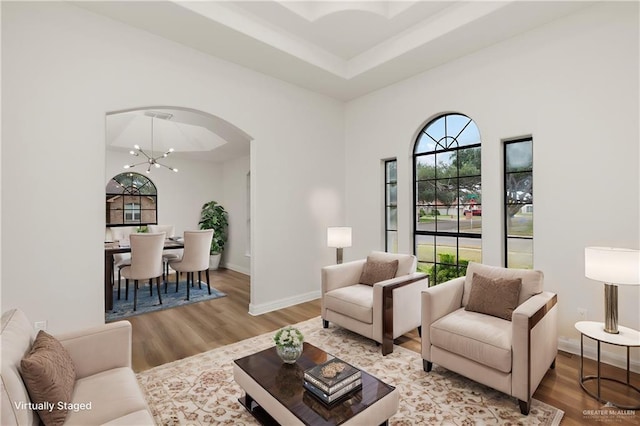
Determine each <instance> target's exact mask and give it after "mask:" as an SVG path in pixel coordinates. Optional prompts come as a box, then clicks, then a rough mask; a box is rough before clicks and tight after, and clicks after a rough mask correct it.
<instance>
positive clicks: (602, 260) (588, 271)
mask: <svg viewBox="0 0 640 426" xmlns="http://www.w3.org/2000/svg"><path fill="white" fill-rule="evenodd" d="M584 275H585V276H586V277H587V278H590V279H592V280H595V281H601V282H604V317H605V318H604V331H606V332H607V333H611V334H618V286H617V285H616V284H622V285H639V284H640V250H633V249H625V248H613V247H587V248H585V249H584Z"/></svg>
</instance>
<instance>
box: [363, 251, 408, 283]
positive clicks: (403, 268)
mask: <svg viewBox="0 0 640 426" xmlns="http://www.w3.org/2000/svg"><path fill="white" fill-rule="evenodd" d="M369 258H371V260H377V261H382V262H390V261H393V260H397V261H398V270H397V271H396V277H401V276H403V275H408V274H412V273H414V272H416V266H417V262H418V260H417V258H416V257H415V256H414V255H411V254H399V253H387V252H384V251H372V252H371V254H370V255H369V256H367V259H369Z"/></svg>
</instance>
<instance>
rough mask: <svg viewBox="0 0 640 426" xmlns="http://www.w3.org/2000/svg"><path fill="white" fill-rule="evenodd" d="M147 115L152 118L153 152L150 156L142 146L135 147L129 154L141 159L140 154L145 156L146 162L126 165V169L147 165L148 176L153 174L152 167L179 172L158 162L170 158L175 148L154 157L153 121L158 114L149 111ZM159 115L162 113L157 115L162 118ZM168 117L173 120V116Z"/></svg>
mask: <svg viewBox="0 0 640 426" xmlns="http://www.w3.org/2000/svg"><path fill="white" fill-rule="evenodd" d="M145 114H146V115H148V116H150V117H151V152H150V155H149V154H147V153H146V152H144V151H143V150H142V148H140V145H134V146H133V147H134V148H135V151H133V150H131V151H129V154H131V155H133V156H134V157H139V156H140V154H142V155H143V156H145V157H146V160H144V161H141V162H140V163H136V164H125V166H124V168H125V169H130V168H132V167H136V166H140V165H143V164H146V165H147V170H146V173H147V174H149V173H151V167H152V166H153V167H155V168H158V169H159V168H160V167H165V168H167V169H169V170H172V171H174V172H177V171H178V169H176V168H174V167H170V166H167V165H165V164H162V163H159V162H158V160H161V159H163V158H166V157H168V156H169V154H171V153H172V152H173V151H174V149H173V148H169V150H168V151H167V152H165V153H164V154H162V155H159V156H157V157H154V156H153V119H154V118H155V117H156V114H155V113H153V112H150V111H147V112H146V113H145ZM159 114H160V113H158V115H157V116H158V117H159V116H160V115H159ZM166 116H168V117H167V118H166V119H169V118H171V114H166Z"/></svg>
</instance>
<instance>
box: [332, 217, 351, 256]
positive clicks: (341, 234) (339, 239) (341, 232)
mask: <svg viewBox="0 0 640 426" xmlns="http://www.w3.org/2000/svg"><path fill="white" fill-rule="evenodd" d="M327 246H329V247H335V248H336V263H342V249H343V248H344V247H351V227H348V226H332V227H329V228H327Z"/></svg>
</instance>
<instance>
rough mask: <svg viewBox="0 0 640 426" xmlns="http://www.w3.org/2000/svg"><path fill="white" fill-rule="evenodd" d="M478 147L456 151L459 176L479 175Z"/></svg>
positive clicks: (479, 156)
mask: <svg viewBox="0 0 640 426" xmlns="http://www.w3.org/2000/svg"><path fill="white" fill-rule="evenodd" d="M480 154H481V153H480V147H475V148H465V149H461V150H458V151H456V155H457V157H458V167H459V171H458V175H459V176H480V158H481V155H480Z"/></svg>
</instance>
